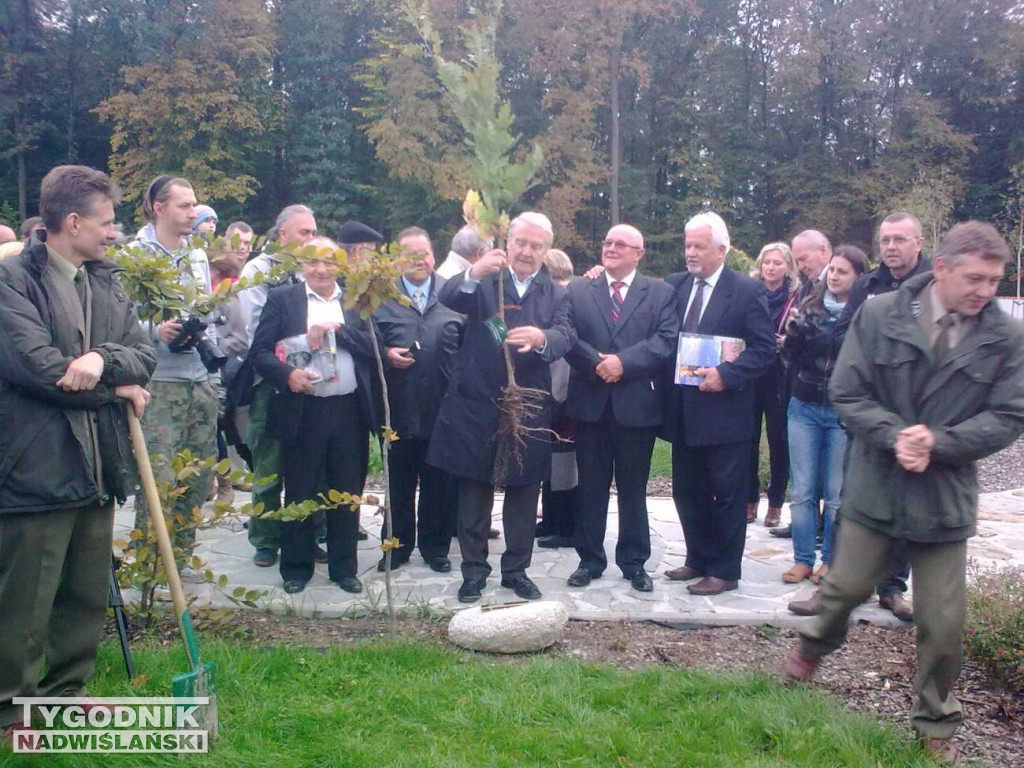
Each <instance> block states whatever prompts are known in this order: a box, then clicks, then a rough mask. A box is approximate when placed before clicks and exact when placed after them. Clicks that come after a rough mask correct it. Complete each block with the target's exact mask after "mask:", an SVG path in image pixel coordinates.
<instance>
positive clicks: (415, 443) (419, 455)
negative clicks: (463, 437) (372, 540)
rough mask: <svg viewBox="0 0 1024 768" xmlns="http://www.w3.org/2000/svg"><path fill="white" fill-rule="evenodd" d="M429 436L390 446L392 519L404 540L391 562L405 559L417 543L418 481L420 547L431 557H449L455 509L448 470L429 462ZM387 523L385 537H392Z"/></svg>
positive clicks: (384, 527) (401, 539)
mask: <svg viewBox="0 0 1024 768" xmlns="http://www.w3.org/2000/svg"><path fill="white" fill-rule="evenodd" d="M429 445H430V441H429V440H406V439H402V440H397V441H395V442H393V443H392V444H391V447H390V448H389V449H388V455H389V457H390V458H389V460H388V474H389V486H390V488H391V521H392V523H393V524H394V529H395V533H394V535H395V536H396V537H397V538H398V541H399V542H401V546H400V547H399V548H398V549H395V550H392V552H391V562H392V563H396V562H397V563H404V562H407V561H408V560H409V557H410V555H412V549H413V545H414V544H415V543H416V535H417V532H416V517H417V509H416V483H417V482H419V486H420V502H419V548H420V554H421V555H423V557H424V558H425V559H427V560H431V559H433V558H435V557H447V556H448V548H449V546H450V545H451V530H452V528H453V526H454V524H455V510H454V509H453V508H452V507H450V506H449V505H448V484H447V481H446V478H445V473H444V472H442V471H441V470H440V469H438V468H437V467H432V466H431V465H429V464H427V447H428V446H429ZM390 537H391V534H389V532H388V527H387V523H385V524H384V525H383V526H381V538H385V539H386V538H390Z"/></svg>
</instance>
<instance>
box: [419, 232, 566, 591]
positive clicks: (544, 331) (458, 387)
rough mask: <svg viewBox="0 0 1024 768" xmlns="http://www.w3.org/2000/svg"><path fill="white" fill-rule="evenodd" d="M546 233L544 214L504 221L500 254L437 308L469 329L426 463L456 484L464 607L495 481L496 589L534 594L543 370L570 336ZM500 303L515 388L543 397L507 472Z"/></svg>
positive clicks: (459, 282)
mask: <svg viewBox="0 0 1024 768" xmlns="http://www.w3.org/2000/svg"><path fill="white" fill-rule="evenodd" d="M553 237H554V235H553V230H552V228H551V222H550V221H549V220H548V218H547V216H544V215H543V214H540V213H534V212H527V213H523V214H520V215H519V216H517V217H516V218H515V219H514V220H513V221H512V223H511V224H510V225H509V230H508V253H507V255H506V253H505V251H502V250H500V249H493V250H490V251H488V252H487V253H486V254H484V255H483V256H481V257H480V259H479V260H478V261H477V262H475V263H474V264H473V266H471V267H470V268H469V269H468V270H466V272H464V273H463V274H461V275H459V276H457V277H454V278H452V279H451V280H450V281H449V282H448V284H447V285H445V286H444V289H443V290H442V291H441V301H442V303H444V304H445V305H446V306H448V307H451V308H452V309H454V310H455V311H456V312H460V313H462V314H464V315H466V316H467V321H466V322H467V325H466V335H465V340H464V341H463V344H462V348H461V349H460V350H459V355H458V357H457V358H456V360H455V370H454V373H453V374H452V382H451V385H450V386H449V388H448V393H447V394H446V395H445V398H444V401H443V402H442V403H441V411H440V413H439V414H438V416H437V421H436V422H435V424H434V433H433V436H432V438H431V441H430V450H429V452H428V454H427V461H429V462H430V463H431V464H433V465H434V466H436V467H439V468H440V469H444V470H446V471H448V472H450V473H451V474H453V475H455V476H456V477H457V478H459V510H458V530H459V547H460V549H461V550H462V576H463V584H462V587H461V588H460V589H459V600H460V601H462V602H473V601H475V600H479V599H480V594H481V591H482V590H483V588H484V586H485V585H486V582H487V576H488V575H489V574H490V572H491V567H490V565H489V564H488V562H487V539H488V533H489V531H490V526H491V508H492V506H493V504H494V486H495V485H502V486H504V488H505V505H504V515H503V523H504V526H505V542H506V547H505V554H504V555H502V557H501V576H502V578H501V585H502V586H503V587H508V588H510V589H513V590H514V591H515V593H516V594H517V595H518V596H519V597H521V598H523V599H524V600H534V599H536V598H538V597H540V590H539V589H538V588H537V585H536V584H534V583H533V582H532V581H531V580H530V578H529V577H528V576H527V575H526V569H527V568H528V567H529V565H530V559H531V556H532V553H533V534H534V529H535V527H536V525H537V497H538V493H539V491H540V484H541V481H543V480H545V479H546V478H547V477H548V476H549V475H550V473H551V438H550V437H549V436H548V433H549V431H550V429H551V412H552V405H551V366H550V364H551V362H552V361H553V360H557V359H558V358H560V357H563V356H564V355H565V353H566V352H568V351H569V350H570V349H571V348H572V345H573V343H574V342H575V340H576V334H575V331H574V330H573V328H572V325H571V324H570V322H569V304H568V297H567V295H566V289H565V288H563V287H562V286H560V285H557V284H555V283H554V281H552V280H551V276H550V275H549V274H548V271H547V267H545V266H544V256H545V254H546V253H547V251H548V249H549V248H550V247H551V242H552V239H553ZM503 270H504V293H499V292H498V273H499V272H502V271H503ZM499 302H501V304H503V305H504V308H505V323H506V324H507V326H508V328H509V329H510V330H509V331H508V335H507V337H506V339H505V344H507V345H508V346H509V347H511V348H512V349H513V352H512V358H513V366H514V368H515V378H516V383H517V384H518V385H519V386H520V387H524V388H530V389H536V390H541V391H542V393H543V399H542V400H541V403H540V405H541V408H540V411H539V412H537V413H533V414H528V415H527V417H526V419H525V424H526V426H527V427H528V428H530V429H532V430H536V431H533V432H531V433H530V434H528V435H527V436H526V439H525V447H524V449H523V452H522V455H521V459H522V461H515V460H514V459H513V460H512V461H511V462H509V463H508V465H507V466H497V465H496V459H497V457H498V456H499V455H500V452H499V447H500V441H501V439H502V438H500V437H498V430H499V426H500V424H501V412H500V405H499V400H500V398H501V394H502V388H503V387H505V386H506V384H507V381H508V375H507V373H506V369H505V361H504V358H503V355H502V350H501V348H500V345H499V343H496V340H495V335H494V334H493V333H492V330H491V329H492V327H494V326H495V325H496V320H497V317H496V316H497V314H498V309H499V306H500V304H499Z"/></svg>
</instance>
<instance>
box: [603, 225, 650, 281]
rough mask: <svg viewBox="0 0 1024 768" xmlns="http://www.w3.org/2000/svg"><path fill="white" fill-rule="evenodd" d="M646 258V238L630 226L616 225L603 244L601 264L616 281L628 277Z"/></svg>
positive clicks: (610, 230) (609, 231)
mask: <svg viewBox="0 0 1024 768" xmlns="http://www.w3.org/2000/svg"><path fill="white" fill-rule="evenodd" d="M643 256H644V236H643V235H642V234H640V230H639V229H637V228H636V227H634V226H631V225H629V224H616V225H615V226H614V227H612V228H611V229H609V230H608V234H607V235H605V238H604V242H603V243H601V263H602V264H603V265H604V268H605V269H606V270H608V274H609V275H611V277H613V278H614V279H616V280H621V279H622V278H624V277H627V276H628V275H629V273H630V272H632V271H633V270H635V269H636V267H637V264H639V263H640V259H642V258H643Z"/></svg>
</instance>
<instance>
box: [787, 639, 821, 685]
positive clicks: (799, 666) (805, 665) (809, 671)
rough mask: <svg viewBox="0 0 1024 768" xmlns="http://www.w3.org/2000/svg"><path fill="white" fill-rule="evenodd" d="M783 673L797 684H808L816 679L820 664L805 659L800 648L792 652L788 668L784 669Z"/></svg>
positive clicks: (788, 659)
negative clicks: (815, 674)
mask: <svg viewBox="0 0 1024 768" xmlns="http://www.w3.org/2000/svg"><path fill="white" fill-rule="evenodd" d="M783 671H784V672H785V673H786V677H788V678H789V679H790V680H793V681H794V682H797V683H807V682H810V680H811V678H812V677H814V673H815V672H817V671H818V662H817V661H812V660H811V659H805V658H804V656H803V654H801V653H800V648H799V647H796V648H794V649H793V650H792V651H791V652H790V654H789V658H787V659H786V666H785V667H783Z"/></svg>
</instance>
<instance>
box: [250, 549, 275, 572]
mask: <svg viewBox="0 0 1024 768" xmlns="http://www.w3.org/2000/svg"><path fill="white" fill-rule="evenodd" d="M252 561H253V563H254V564H255V565H256V566H257V567H259V568H269V567H270V566H272V565H273V564H274V563H276V562H277V550H276V549H271V548H270V547H261V548H260V549H257V550H256V554H255V555H253V556H252Z"/></svg>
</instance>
